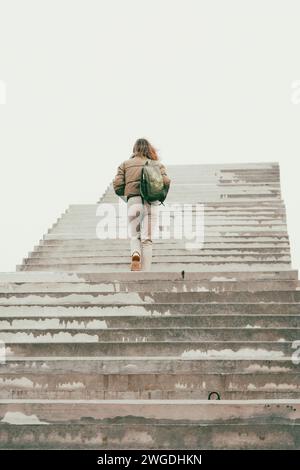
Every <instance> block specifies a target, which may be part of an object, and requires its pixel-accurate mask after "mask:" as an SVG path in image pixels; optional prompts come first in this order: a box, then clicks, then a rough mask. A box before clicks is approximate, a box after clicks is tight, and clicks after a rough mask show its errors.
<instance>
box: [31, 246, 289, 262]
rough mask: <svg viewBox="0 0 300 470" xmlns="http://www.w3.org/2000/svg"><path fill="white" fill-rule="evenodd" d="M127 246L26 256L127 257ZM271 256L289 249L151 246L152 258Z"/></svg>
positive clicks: (45, 251) (38, 252)
mask: <svg viewBox="0 0 300 470" xmlns="http://www.w3.org/2000/svg"><path fill="white" fill-rule="evenodd" d="M128 248H129V247H128V246H127V247H123V249H120V248H118V249H116V250H113V249H110V250H109V249H106V250H100V249H98V250H92V249H89V250H80V249H77V250H73V249H72V248H68V249H62V248H55V247H53V248H51V247H49V249H45V248H42V249H39V250H36V251H31V252H29V254H28V257H30V258H38V259H48V258H57V257H80V258H84V257H89V256H95V257H96V258H97V257H100V256H106V257H107V256H124V254H126V255H128ZM267 253H268V254H271V255H277V254H279V255H281V254H285V255H290V249H289V248H287V247H284V248H239V249H231V248H221V249H217V248H216V249H209V248H199V249H191V250H187V249H183V248H179V249H176V248H171V249H170V250H166V249H163V248H156V246H155V245H154V246H153V256H184V255H188V256H193V255H201V254H202V255H208V256H211V255H215V256H222V255H228V256H230V255H260V254H267Z"/></svg>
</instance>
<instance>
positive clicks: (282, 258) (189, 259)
mask: <svg viewBox="0 0 300 470" xmlns="http://www.w3.org/2000/svg"><path fill="white" fill-rule="evenodd" d="M130 259H131V258H130V251H129V250H128V252H127V253H123V254H122V255H119V256H118V257H117V256H113V255H111V256H104V255H103V256H95V255H90V256H67V255H64V256H60V257H44V258H38V257H33V258H24V259H23V264H26V265H32V266H39V265H44V264H47V265H48V266H51V265H61V264H67V265H72V264H75V265H80V264H84V265H88V264H92V265H93V264H96V265H97V264H118V265H120V264H126V265H128V263H129V262H130ZM248 261H250V262H280V263H282V262H283V263H284V262H288V263H290V262H291V257H290V255H287V254H281V253H267V252H265V253H255V254H252V255H246V254H222V255H220V256H218V255H211V254H210V255H209V254H204V253H199V254H198V253H194V254H188V253H185V254H182V255H172V254H169V255H156V254H155V253H154V254H153V257H152V263H157V264H159V263H177V264H178V263H201V262H203V263H214V264H218V263H229V262H233V263H239V262H248Z"/></svg>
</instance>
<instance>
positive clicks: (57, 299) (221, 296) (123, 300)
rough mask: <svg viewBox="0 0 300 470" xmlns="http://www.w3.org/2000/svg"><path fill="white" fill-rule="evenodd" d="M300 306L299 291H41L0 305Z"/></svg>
mask: <svg viewBox="0 0 300 470" xmlns="http://www.w3.org/2000/svg"><path fill="white" fill-rule="evenodd" d="M193 302H198V303H199V304H201V303H207V302H213V303H216V302H218V303H226V304H227V303H237V302H238V303H240V302H242V303H258V302H266V303H271V304H273V303H277V304H278V303H281V302H291V303H300V291H290V290H287V291H285V290H282V291H281V290H277V291H276V292H274V291H256V292H244V291H237V292H234V291H232V292H231V291H225V292H164V291H155V292H151V291H144V292H102V293H99V292H88V293H81V292H72V293H70V292H39V293H37V294H29V295H28V294H27V293H25V294H22V293H13V294H7V293H2V294H0V305H3V306H5V305H51V304H53V305H66V304H67V305H84V304H88V305H92V304H95V305H101V304H102V305H103V304H112V303H113V304H131V305H139V304H154V303H178V304H179V303H185V304H190V303H193Z"/></svg>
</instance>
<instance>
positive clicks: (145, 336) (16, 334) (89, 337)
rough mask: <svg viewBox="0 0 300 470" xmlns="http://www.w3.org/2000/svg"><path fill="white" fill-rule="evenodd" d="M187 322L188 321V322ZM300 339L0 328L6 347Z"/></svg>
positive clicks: (191, 331)
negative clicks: (18, 345) (21, 344)
mask: <svg viewBox="0 0 300 470" xmlns="http://www.w3.org/2000/svg"><path fill="white" fill-rule="evenodd" d="M187 323H188V322H187ZM299 337H300V328H290V327H289V328H273V327H268V328H245V327H231V326H226V327H208V328H203V327H201V328H197V327H189V326H185V327H180V328H176V327H170V326H169V327H164V328H158V327H156V328H149V327H148V328H145V327H142V328H138V327H136V328H123V329H122V328H116V329H113V328H110V329H108V328H107V329H106V328H103V327H102V328H100V329H96V328H93V329H89V328H80V329H78V328H76V329H74V330H73V329H68V330H63V331H62V330H60V329H59V328H55V329H52V328H51V327H47V326H46V325H45V329H43V330H41V328H39V329H37V330H35V329H33V328H32V329H31V330H30V331H28V329H23V328H22V327H19V328H16V329H14V330H11V329H8V330H6V329H1V331H0V341H2V342H3V343H6V344H19V343H30V344H35V343H57V342H62V343H81V342H91V343H102V342H109V343H122V342H128V343H134V342H137V343H139V342H147V343H151V342H173V343H174V344H175V343H182V342H187V341H191V342H203V343H204V342H208V341H209V342H216V341H220V342H224V341H228V342H234V341H235V340H236V339H237V338H238V340H239V341H255V342H259V341H261V342H267V341H270V342H276V341H278V342H292V341H296V340H297V339H299Z"/></svg>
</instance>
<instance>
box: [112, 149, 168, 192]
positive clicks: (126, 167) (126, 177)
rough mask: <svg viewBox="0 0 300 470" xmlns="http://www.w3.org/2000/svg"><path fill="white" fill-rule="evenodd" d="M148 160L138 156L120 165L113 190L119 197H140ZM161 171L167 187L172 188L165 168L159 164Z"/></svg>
mask: <svg viewBox="0 0 300 470" xmlns="http://www.w3.org/2000/svg"><path fill="white" fill-rule="evenodd" d="M146 160H147V157H145V156H144V155H136V156H133V157H131V158H129V159H128V160H125V161H124V162H123V163H121V165H119V167H118V170H117V174H116V176H115V178H114V180H113V188H114V190H115V193H116V194H117V195H118V196H127V198H129V197H131V196H140V181H141V174H142V168H143V166H144V164H145V162H146ZM159 166H160V171H161V174H162V176H163V180H164V183H165V185H166V187H168V186H170V182H171V180H170V178H169V177H168V175H167V172H166V168H165V166H164V165H163V164H162V163H160V162H159Z"/></svg>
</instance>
